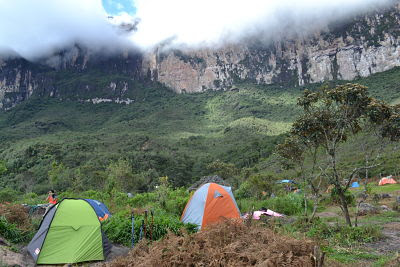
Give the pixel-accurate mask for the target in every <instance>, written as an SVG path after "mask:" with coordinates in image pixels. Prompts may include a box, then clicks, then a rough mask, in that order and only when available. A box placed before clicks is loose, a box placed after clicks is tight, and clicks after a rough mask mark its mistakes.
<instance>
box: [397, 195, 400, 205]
mask: <svg viewBox="0 0 400 267" xmlns="http://www.w3.org/2000/svg"><path fill="white" fill-rule="evenodd" d="M396 203H397V204H400V196H398V197H396Z"/></svg>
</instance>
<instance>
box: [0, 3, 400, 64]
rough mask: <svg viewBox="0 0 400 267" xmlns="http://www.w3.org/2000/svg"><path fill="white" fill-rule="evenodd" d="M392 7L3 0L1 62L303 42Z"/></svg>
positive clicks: (0, 15)
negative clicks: (83, 51) (86, 52)
mask: <svg viewBox="0 0 400 267" xmlns="http://www.w3.org/2000/svg"><path fill="white" fill-rule="evenodd" d="M392 1H393V0H334V1H332V0H0V56H4V55H14V54H15V55H20V56H22V57H24V58H26V59H30V60H35V59H37V58H40V57H44V56H46V55H50V54H52V53H54V52H57V51H59V50H60V49H65V48H68V47H71V46H73V45H74V44H79V45H80V46H83V47H86V48H89V49H91V50H93V51H95V52H96V51H100V52H102V53H106V52H118V51H121V50H126V49H127V48H132V49H141V50H151V49H154V47H156V46H158V45H159V44H160V43H163V44H168V45H167V46H168V47H172V48H183V47H189V48H203V47H211V48H214V47H218V46H221V45H224V44H226V43H240V42H242V41H243V40H245V39H247V38H256V39H260V40H265V41H268V40H271V39H272V38H281V37H285V36H288V35H290V34H301V35H304V36H306V35H307V33H310V32H312V31H314V30H318V29H320V28H321V27H324V25H327V24H328V23H332V22H336V21H343V20H346V19H348V18H351V17H352V16H355V15H357V14H360V13H361V12H365V11H369V10H374V9H376V8H380V7H382V6H385V5H387V4H390V3H391V2H392ZM110 16H112V17H113V18H112V19H111V18H110ZM121 23H125V24H127V23H128V24H129V23H135V24H136V23H138V24H137V27H136V28H137V30H136V31H130V32H127V31H124V30H122V29H121V28H120V27H118V25H120V24H121ZM126 28H129V27H125V29H126Z"/></svg>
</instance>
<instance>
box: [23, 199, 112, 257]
mask: <svg viewBox="0 0 400 267" xmlns="http://www.w3.org/2000/svg"><path fill="white" fill-rule="evenodd" d="M49 216H50V217H51V216H52V218H47V222H46V218H45V219H44V220H43V222H42V225H41V227H40V229H39V231H38V233H37V236H36V235H35V237H34V239H32V241H31V243H30V244H29V245H28V250H29V252H31V254H32V256H33V257H34V258H35V256H36V258H35V259H36V262H37V264H64V263H78V262H85V261H99V260H104V258H105V256H104V255H105V253H104V240H103V238H105V237H104V235H103V234H102V230H101V223H100V221H99V219H98V217H97V215H96V212H95V210H94V209H93V207H92V206H91V205H90V204H89V203H88V202H87V201H86V200H84V199H64V200H63V201H61V202H60V203H59V204H57V205H56V206H55V207H53V208H52V209H51V210H50V211H49V214H46V217H49ZM49 219H50V220H49ZM42 228H45V229H42ZM41 230H42V231H41ZM40 246H41V248H40Z"/></svg>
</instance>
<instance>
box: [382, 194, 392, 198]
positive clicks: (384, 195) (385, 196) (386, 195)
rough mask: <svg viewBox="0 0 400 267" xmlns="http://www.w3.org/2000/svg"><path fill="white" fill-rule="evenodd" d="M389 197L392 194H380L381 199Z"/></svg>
mask: <svg viewBox="0 0 400 267" xmlns="http://www.w3.org/2000/svg"><path fill="white" fill-rule="evenodd" d="M391 197H392V195H390V194H380V198H381V199H385V198H391Z"/></svg>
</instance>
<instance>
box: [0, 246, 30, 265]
mask: <svg viewBox="0 0 400 267" xmlns="http://www.w3.org/2000/svg"><path fill="white" fill-rule="evenodd" d="M0 264H1V266H14V267H17V266H18V267H25V266H34V265H27V264H26V262H25V259H24V256H23V255H22V254H19V253H16V252H13V251H11V250H9V249H8V248H6V247H0Z"/></svg>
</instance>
